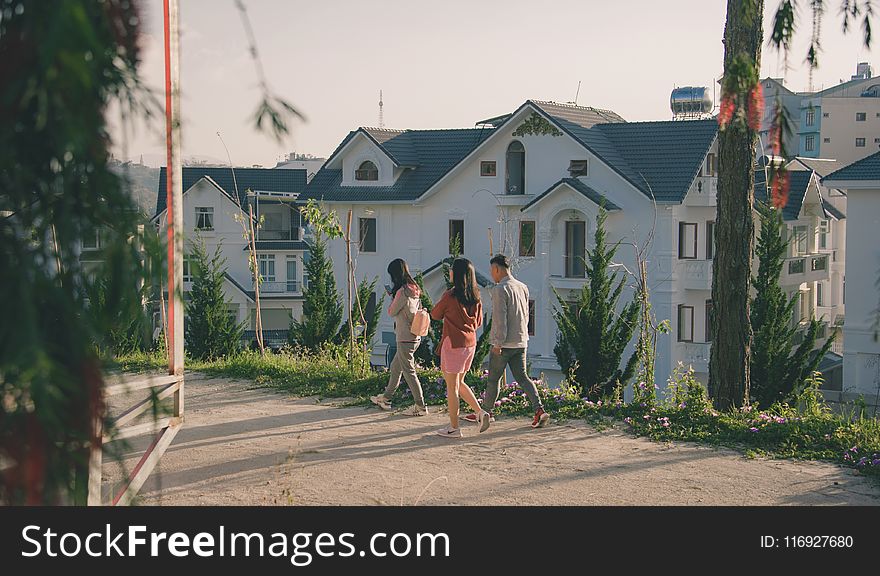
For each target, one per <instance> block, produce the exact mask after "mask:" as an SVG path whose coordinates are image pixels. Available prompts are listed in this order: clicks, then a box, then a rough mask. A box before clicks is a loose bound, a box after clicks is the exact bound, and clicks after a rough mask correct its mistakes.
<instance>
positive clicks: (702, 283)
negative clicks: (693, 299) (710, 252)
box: [679, 260, 712, 290]
mask: <svg viewBox="0 0 880 576" xmlns="http://www.w3.org/2000/svg"><path fill="white" fill-rule="evenodd" d="M679 266H680V267H681V281H682V285H683V286H684V289H685V290H711V289H712V261H711V260H686V261H682V262H680V263H679Z"/></svg>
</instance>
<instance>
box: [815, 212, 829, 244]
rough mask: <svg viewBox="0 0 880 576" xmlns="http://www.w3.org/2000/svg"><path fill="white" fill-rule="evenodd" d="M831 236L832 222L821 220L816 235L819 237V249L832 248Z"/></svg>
mask: <svg viewBox="0 0 880 576" xmlns="http://www.w3.org/2000/svg"><path fill="white" fill-rule="evenodd" d="M830 234H831V220H827V219H824V218H823V219H821V220H819V225H818V226H816V235H817V236H818V243H819V248H820V249H822V250H828V249H829V248H830V247H831V246H830V242H829V240H830V239H831V238H830Z"/></svg>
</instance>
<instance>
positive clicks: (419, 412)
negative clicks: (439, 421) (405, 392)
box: [402, 404, 428, 416]
mask: <svg viewBox="0 0 880 576" xmlns="http://www.w3.org/2000/svg"><path fill="white" fill-rule="evenodd" d="M402 414H403V415H404V416H427V415H428V407H427V406H425V407H424V408H419V407H418V406H416V405H415V404H413V405H412V406H410V407H409V408H407V409H406V410H404V411H403V412H402Z"/></svg>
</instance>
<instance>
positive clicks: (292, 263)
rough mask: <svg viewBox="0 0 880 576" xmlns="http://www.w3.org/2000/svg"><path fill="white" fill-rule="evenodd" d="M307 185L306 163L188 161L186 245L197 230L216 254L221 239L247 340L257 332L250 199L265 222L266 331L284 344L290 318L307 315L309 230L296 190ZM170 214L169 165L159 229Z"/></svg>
mask: <svg viewBox="0 0 880 576" xmlns="http://www.w3.org/2000/svg"><path fill="white" fill-rule="evenodd" d="M305 185H306V171H305V170H297V169H275V168H235V169H234V174H233V169H231V168H215V167H184V168H183V223H184V242H185V251H186V252H189V251H190V250H191V247H192V244H191V243H192V242H193V241H194V240H195V238H196V234H198V235H200V236H201V237H202V238H203V239H204V241H205V246H206V248H207V250H208V254H209V256H210V255H212V254H213V253H214V249H215V248H216V246H218V245H219V246H221V250H222V253H223V256H224V257H225V258H226V266H227V273H226V285H225V292H226V296H227V300H228V306H229V311H230V315H232V317H233V318H234V319H235V320H236V321H238V322H242V321H247V327H246V332H245V337H246V339H247V341H250V340H251V339H252V338H253V334H254V332H253V331H254V328H255V316H254V311H255V294H254V286H253V280H252V276H251V272H250V269H249V267H248V252H247V243H246V241H245V238H244V234H243V232H244V231H243V228H242V223H241V222H242V221H243V222H245V223H246V222H247V218H248V217H249V216H248V214H249V209H248V206H249V204H250V205H252V206H253V210H254V217H255V220H257V221H261V222H262V225H261V226H259V227H257V230H256V242H255V243H256V248H257V258H258V262H259V267H260V275H261V276H262V278H263V281H262V283H261V285H260V310H261V317H262V323H263V330H264V337H265V339H266V342H267V343H268V344H272V345H279V344H281V343H283V342H286V338H287V329H288V327H289V325H290V320H291V318H297V319H298V318H300V317H301V315H302V283H303V263H304V259H305V258H306V255H307V253H308V246H307V244H306V242H305V240H304V237H303V227H302V221H301V217H300V216H301V215H300V212H299V209H298V205H297V197H298V196H299V194H300V193H301V192H302V190H303V189H304V188H305ZM236 190H237V193H236ZM165 214H166V172H165V168H163V169H162V170H161V173H160V175H159V188H158V194H157V200H156V215H155V216H154V217H153V220H154V222H156V223H157V225H158V226H159V228H160V230H164V228H165V224H166V217H165ZM237 216H238V220H237V219H236V217H237ZM242 219H244V220H242ZM191 283H192V270H191V268H190V262H189V260H188V259H186V258H185V259H184V263H183V287H184V292H186V291H188V290H189V289H190V287H191V285H192V284H191ZM184 297H186V294H184Z"/></svg>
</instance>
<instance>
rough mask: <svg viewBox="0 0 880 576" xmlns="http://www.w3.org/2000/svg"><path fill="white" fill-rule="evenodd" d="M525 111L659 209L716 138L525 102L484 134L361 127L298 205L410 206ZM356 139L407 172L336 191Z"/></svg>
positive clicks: (693, 126)
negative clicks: (342, 160)
mask: <svg viewBox="0 0 880 576" xmlns="http://www.w3.org/2000/svg"><path fill="white" fill-rule="evenodd" d="M527 107H531V108H532V109H534V110H535V111H537V112H539V113H540V114H542V115H544V116H545V117H546V118H547V119H548V120H549V121H550V122H552V123H553V124H555V125H556V126H557V127H558V128H559V130H561V131H562V132H564V133H566V134H568V135H569V136H570V137H571V138H573V139H574V140H575V141H576V142H578V143H579V144H581V145H582V146H584V147H585V148H586V149H587V150H589V151H590V152H592V153H593V154H594V155H596V156H598V157H599V159H600V160H601V161H602V162H605V163H606V164H607V165H608V166H609V167H610V168H611V169H612V170H614V171H615V172H617V173H618V174H620V175H621V177H623V178H624V179H626V180H627V181H629V182H630V183H631V184H632V185H633V186H634V187H635V188H636V189H637V190H639V191H641V192H642V193H643V194H644V195H645V196H647V197H649V198H652V197H653V198H655V199H656V200H657V201H658V202H675V203H680V202H682V201H683V200H684V197H685V196H686V195H687V192H688V190H689V188H690V185H691V183H692V182H693V180H694V178H695V177H696V175H697V172H698V171H699V169H700V167H701V166H702V163H703V160H704V158H705V156H706V153H707V152H708V150H709V148H710V147H711V146H712V143H713V142H714V141H715V138H716V135H717V132H718V125H717V123H716V122H715V121H714V120H691V121H663V122H625V121H624V120H623V118H621V117H620V116H619V115H617V114H615V113H614V112H611V111H610V110H602V109H598V108H589V107H584V106H574V105H571V104H559V103H556V102H544V101H540V100H527V101H526V102H525V103H524V104H523V105H522V106H520V107H519V108H518V109H517V110H516V111H515V112H514V113H512V114H508V115H502V116H498V117H496V118H493V119H490V120H486V121H483V122H484V123H485V124H484V126H483V127H482V128H470V129H461V130H405V131H400V130H384V131H378V130H377V129H372V128H369V129H368V128H359V129H358V130H356V131H353V132H350V133H349V134H348V136H346V137H345V139H344V140H343V141H342V143H340V145H339V146H338V147H337V148H336V151H334V152H333V154H332V155H331V156H330V159H329V160H328V162H327V164H325V166H324V168H322V169H321V171H320V172H318V174H316V175H315V177H314V178H313V179H312V181H311V182H310V183H309V184H308V186H307V187H306V191H305V193H304V195H303V196H302V198H303V199H308V198H314V199H316V200H318V199H321V198H323V199H324V200H327V201H330V202H334V201H335V202H383V201H390V202H405V201H413V200H416V199H418V198H419V197H421V196H422V194H424V193H425V192H427V191H428V190H429V189H430V188H431V187H432V186H434V184H436V183H437V182H438V181H439V180H440V179H441V178H443V176H445V175H446V174H447V173H448V172H449V171H451V170H452V169H453V168H455V167H456V166H458V165H459V164H460V163H461V161H462V160H463V159H464V158H466V157H467V156H468V155H469V154H470V153H471V152H473V151H474V149H476V148H477V146H479V145H481V144H482V143H483V142H484V141H485V140H487V139H488V138H489V137H490V136H491V135H492V134H494V133H496V132H497V131H498V128H500V127H501V126H504V125H506V124H507V123H508V122H510V121H511V120H512V119H513V118H516V117H519V113H520V112H521V111H523V110H524V109H526V108H527ZM488 125H491V126H495V128H493V127H489V126H488ZM357 134H364V135H365V136H366V137H368V138H370V139H371V140H372V141H374V142H376V144H377V146H379V147H380V148H381V149H382V150H383V151H384V152H385V153H386V154H388V156H389V157H390V158H392V159H396V160H395V161H396V162H398V163H401V165H408V166H411V167H412V168H411V169H407V170H405V171H404V172H403V174H401V175H400V176H399V177H398V179H397V181H395V183H394V184H393V185H391V186H372V185H371V186H342V179H343V178H342V171H341V170H339V169H330V168H327V166H328V165H329V164H330V162H331V160H332V159H333V158H334V157H335V156H336V155H338V154H339V153H340V152H341V151H342V150H343V149H344V148H345V147H346V146H347V145H348V143H349V142H351V140H352V139H353V138H354V137H355V136H356V135H357Z"/></svg>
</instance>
